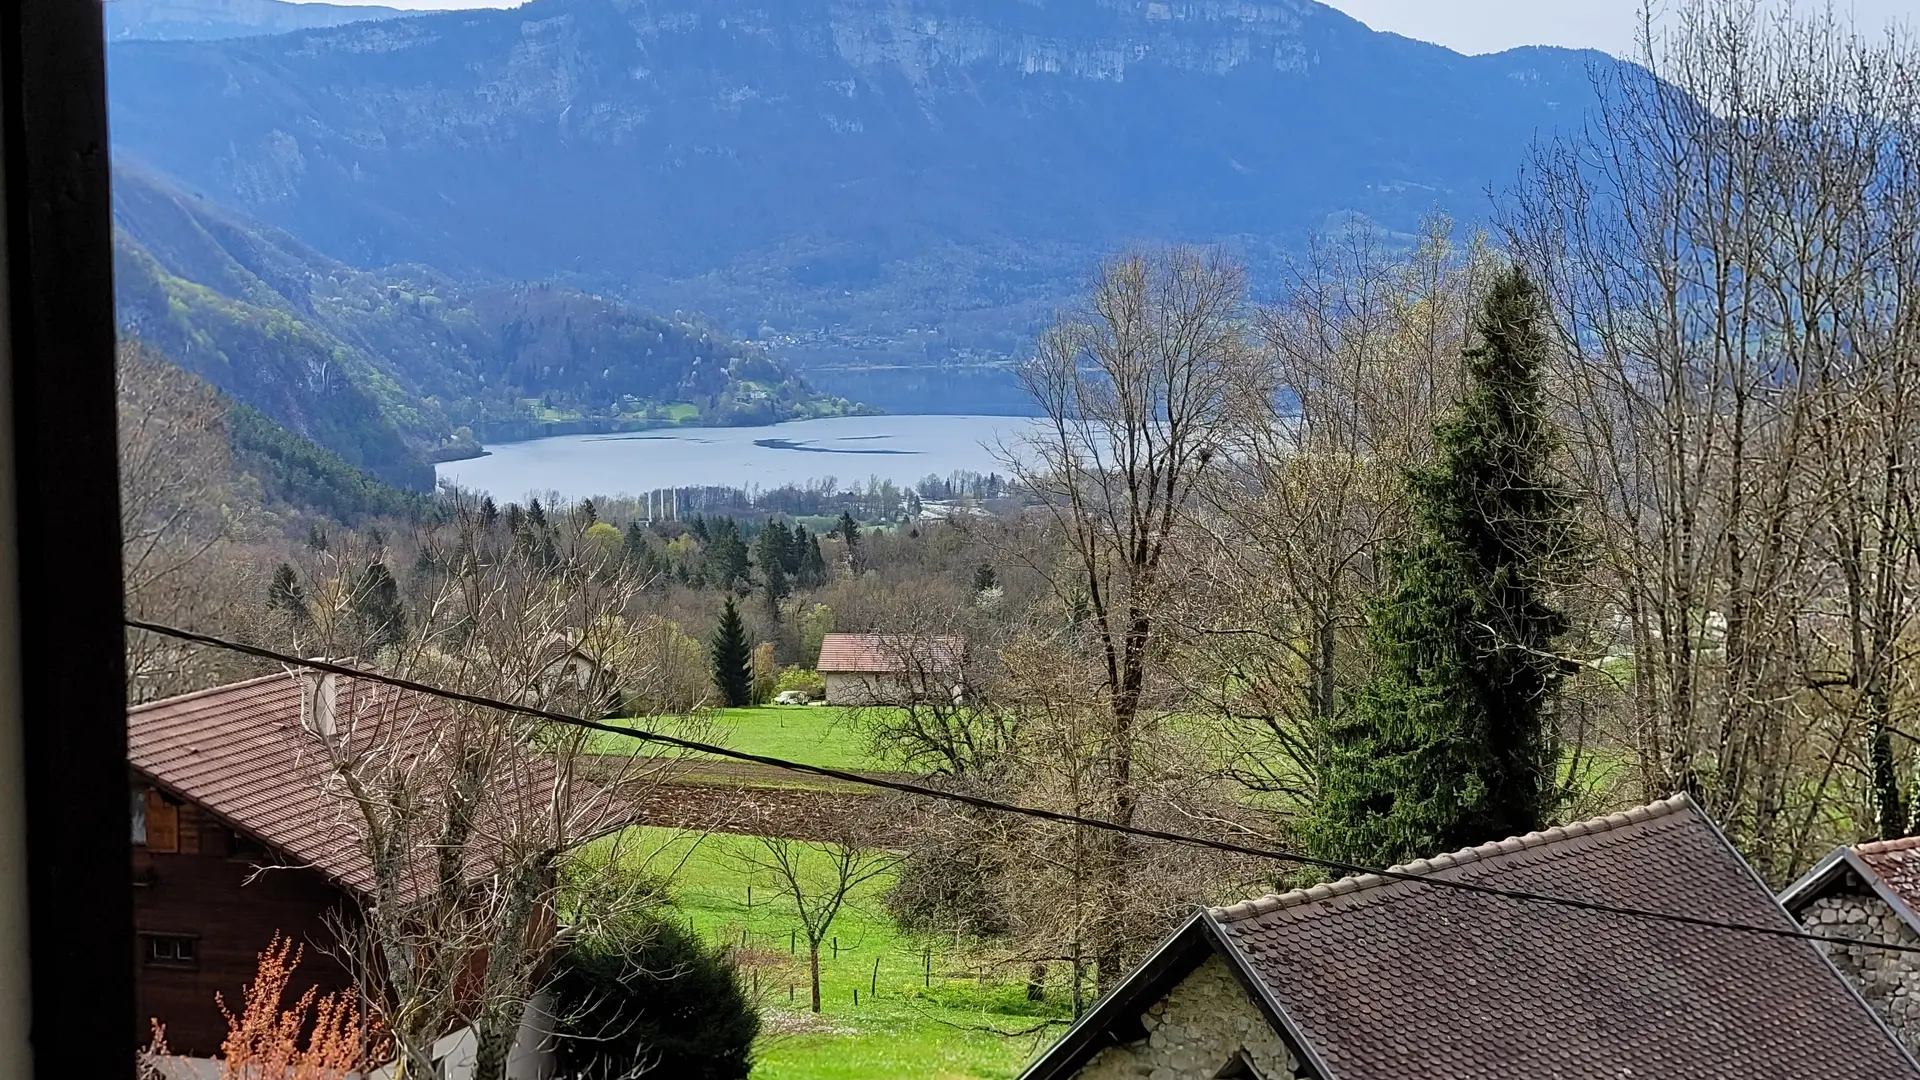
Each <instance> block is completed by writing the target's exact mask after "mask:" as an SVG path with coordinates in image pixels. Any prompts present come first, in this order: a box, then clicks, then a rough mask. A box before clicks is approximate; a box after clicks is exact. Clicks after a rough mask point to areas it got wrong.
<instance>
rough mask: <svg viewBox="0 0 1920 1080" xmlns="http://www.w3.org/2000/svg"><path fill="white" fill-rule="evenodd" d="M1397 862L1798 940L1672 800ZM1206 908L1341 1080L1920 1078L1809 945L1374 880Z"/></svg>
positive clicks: (1761, 890) (1763, 892)
mask: <svg viewBox="0 0 1920 1080" xmlns="http://www.w3.org/2000/svg"><path fill="white" fill-rule="evenodd" d="M1396 869H1403V870H1405V872H1408V873H1413V874H1418V875H1422V876H1433V877H1440V878H1447V879H1452V880H1461V881H1472V882H1476V883H1480V884H1486V885H1495V886H1504V887H1508V888H1514V889H1520V890H1525V891H1530V892H1540V893H1551V894H1555V895H1562V896H1569V897H1576V898H1581V899H1586V900H1591V901H1594V902H1599V903H1608V904H1613V905H1618V906H1626V907H1639V908H1650V909H1656V910H1662V911H1675V912H1684V913H1686V914H1689V915H1697V916H1703V917H1707V918H1716V919H1722V920H1726V921H1732V922H1742V923H1754V924H1759V925H1763V926H1776V925H1777V926H1779V927H1781V928H1782V929H1795V928H1797V927H1796V924H1795V923H1794V922H1793V921H1792V920H1791V919H1790V918H1789V917H1788V916H1787V915H1786V913H1785V912H1784V911H1783V910H1782V909H1781V908H1780V907H1779V905H1778V904H1777V903H1776V902H1775V901H1774V899H1773V897H1772V896H1771V894H1769V892H1768V891H1767V889H1766V888H1765V886H1764V885H1763V884H1762V883H1761V882H1760V881H1759V879H1757V878H1756V877H1754V876H1753V874H1752V872H1751V871H1750V870H1749V869H1748V868H1747V867H1746V865H1745V864H1744V863H1743V862H1741V860H1740V858H1739V856H1738V855H1737V854H1736V853H1735V852H1734V851H1733V850H1732V849H1731V848H1729V847H1728V846H1727V844H1726V842H1725V840H1724V839H1723V838H1721V836H1720V835H1719V833H1718V832H1717V830H1715V829H1714V827H1713V826H1712V824H1711V823H1709V822H1708V821H1707V820H1706V819H1705V818H1704V817H1703V816H1702V815H1701V814H1700V812H1699V810H1698V809H1697V808H1695V807H1694V806H1693V804H1692V803H1691V802H1689V801H1687V800H1685V799H1684V798H1680V799H1673V800H1668V801H1666V802H1663V803H1655V804H1653V805H1651V806H1646V807H1641V808H1638V809H1636V810H1632V811H1628V812H1626V813H1621V814H1614V815H1611V816H1609V817H1606V818H1601V819H1597V820H1594V821H1588V822H1580V823H1576V824H1573V825H1567V826H1561V827H1557V828H1554V829H1549V830H1547V831H1545V832H1540V833H1534V834H1531V835H1528V836H1524V837H1518V838H1515V839H1512V840H1503V841H1500V842H1498V843H1493V844H1485V845H1482V846H1480V847H1476V848H1469V849H1467V850H1465V851H1459V852H1454V853H1452V854H1449V855H1442V856H1438V857H1436V858H1432V859H1424V860H1420V861H1418V862H1415V863H1411V864H1409V865H1407V866H1406V867H1404V868H1396ZM1212 914H1213V915H1214V917H1215V918H1216V919H1217V920H1218V921H1219V922H1220V924H1221V926H1222V929H1223V931H1224V932H1225V933H1226V934H1228V935H1229V937H1230V938H1231V939H1232V940H1233V941H1234V942H1235V943H1236V944H1237V945H1238V946H1239V948H1240V949H1241V950H1242V952H1243V953H1244V954H1245V955H1246V957H1247V958H1248V961H1249V963H1250V965H1251V966H1252V968H1253V969H1254V971H1255V972H1256V974H1257V976H1258V977H1259V978H1260V979H1261V981H1262V982H1264V983H1265V984H1266V985H1267V986H1268V987H1269V988H1270V989H1271V991H1272V992H1273V994H1274V996H1275V998H1276V999H1277V1000H1278V1001H1279V1002H1280V1003H1281V1004H1282V1005H1283V1006H1284V1007H1285V1009H1286V1010H1287V1011H1288V1013H1289V1014H1291V1016H1292V1018H1293V1020H1294V1021H1295V1022H1297V1023H1298V1025H1299V1026H1300V1028H1301V1029H1302V1032H1303V1034H1304V1035H1305V1037H1306V1038H1307V1040H1308V1041H1309V1042H1310V1043H1311V1044H1312V1045H1313V1046H1314V1048H1315V1049H1316V1050H1317V1051H1318V1053H1319V1054H1320V1056H1321V1058H1322V1059H1323V1060H1324V1061H1325V1062H1326V1063H1327V1065H1328V1067H1329V1068H1330V1069H1331V1071H1332V1072H1333V1074H1334V1075H1335V1076H1337V1077H1339V1080H1403V1078H1405V1077H1410V1076H1419V1077H1426V1078H1435V1080H1454V1078H1459V1080H1466V1078H1468V1077H1473V1078H1481V1077H1492V1076H1497V1077H1502V1078H1503V1080H1534V1078H1538V1080H1576V1078H1583V1080H1584V1078H1593V1080H1601V1078H1609V1080H1612V1078H1620V1077H1641V1078H1649V1077H1659V1078H1661V1080H1683V1078H1700V1080H1707V1078H1714V1080H1719V1078H1733V1077H1742V1078H1744V1077H1758V1076H1767V1077H1777V1078H1806V1080H1813V1078H1816V1077H1818V1078H1833V1077H1861V1078H1865V1077H1920V1068H1917V1067H1916V1066H1915V1065H1914V1063H1913V1062H1912V1060H1911V1059H1909V1058H1907V1057H1906V1055H1905V1054H1904V1053H1903V1052H1902V1051H1901V1050H1900V1049H1899V1048H1898V1047H1897V1046H1896V1045H1895V1044H1894V1042H1893V1041H1892V1040H1891V1039H1890V1038H1889V1037H1888V1035H1887V1034H1886V1031H1885V1029H1884V1028H1882V1027H1881V1026H1880V1025H1879V1023H1878V1022H1877V1021H1876V1020H1875V1019H1874V1018H1873V1016H1872V1015H1871V1014H1870V1013H1869V1012H1868V1011H1867V1009H1866V1008H1865V1007H1864V1006H1863V1005H1862V1004H1861V1002H1860V1001H1859V999H1858V998H1857V997H1856V996H1855V995H1854V994H1853V993H1852V991H1851V990H1850V989H1848V987H1847V986H1846V984H1845V983H1844V982H1843V981H1842V979H1841V977H1840V975H1839V974H1838V973H1837V972H1836V971H1835V970H1834V969H1833V967H1832V966H1831V965H1830V964H1828V963H1827V961H1826V960H1825V959H1824V958H1823V957H1822V956H1820V954H1819V953H1818V951H1817V950H1816V948H1815V946H1813V945H1812V944H1810V943H1808V942H1804V941H1796V940H1793V939H1789V938H1771V937H1762V936H1759V935H1754V934H1748V933H1742V932H1739V931H1730V930H1716V929H1711V928H1705V927H1697V926H1688V925H1682V924H1675V923H1661V922H1654V921H1649V920H1646V919H1639V918H1630V917H1626V916H1617V915H1607V914H1601V913H1598V912H1591V911H1583V910H1579V909H1575V908H1567V907H1552V906H1546V905H1538V904H1529V903H1523V902H1517V901H1514V900H1510V899H1503V898H1497V897H1489V896H1481V895H1475V894H1471V893H1466V892H1461V891H1458V890H1448V889H1440V888H1434V887H1431V886H1427V885H1423V884H1420V883H1418V882H1406V881H1398V880H1393V879H1389V878H1384V877H1381V876H1378V875H1368V876H1362V877H1357V878H1348V879H1343V880H1341V881H1335V882H1330V883H1327V884H1324V885H1317V886H1315V887H1313V888H1311V889H1301V890H1296V891H1293V892H1289V893H1284V894H1281V895H1278V896H1269V897H1264V898H1262V899H1259V900H1254V901H1249V902H1247V903H1244V904H1237V905H1234V906H1233V907H1231V908H1226V909H1223V910H1218V911H1216V912H1213V913H1212Z"/></svg>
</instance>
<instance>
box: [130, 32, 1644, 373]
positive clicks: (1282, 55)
mask: <svg viewBox="0 0 1920 1080" xmlns="http://www.w3.org/2000/svg"><path fill="white" fill-rule="evenodd" d="M111 54H112V55H111V71H112V83H111V89H112V94H113V98H114V100H113V106H114V110H115V128H114V137H115V141H116V146H117V148H118V149H119V150H120V151H121V152H122V153H123V154H128V155H131V156H136V157H139V158H141V159H143V160H146V161H149V162H151V163H152V164H153V165H154V166H155V167H156V168H159V169H161V170H163V171H165V172H167V173H168V174H170V175H172V176H174V177H176V178H178V179H180V180H181V181H182V182H183V183H185V184H187V185H188V186H190V187H192V188H193V189H195V190H199V191H203V192H205V193H207V194H208V195H209V196H210V197H212V198H214V199H216V200H218V201H220V202H223V203H228V204H231V205H234V206H236V207H239V208H241V209H244V210H246V211H247V212H248V213H249V214H252V215H254V216H257V217H259V218H261V219H263V220H265V221H267V222H268V223H270V224H273V225H275V226H278V227H281V228H284V229H286V230H288V231H289V232H291V233H292V234H293V235H295V236H298V237H299V238H300V239H301V240H302V241H303V242H305V243H308V244H310V245H312V246H314V247H315V248H317V249H318V250H320V251H323V252H326V253H327V254H329V255H331V256H334V257H337V258H341V259H344V260H346V261H349V262H354V263H358V264H362V265H384V264H389V263H407V262H418V263H427V264H431V265H434V266H438V267H441V268H442V269H445V270H448V271H450V272H454V273H460V274H466V273H474V274H480V275H487V276H498V277H506V278H519V279H536V280H538V279H548V278H552V279H555V280H561V281H567V282H570V283H573V284H576V285H579V286H581V287H583V288H586V289H589V290H593V291H606V292H610V293H613V294H616V295H619V296H621V297H623V298H625V299H628V300H630V301H634V302H638V303H641V304H642V305H644V306H648V307H653V308H658V309H663V310H666V309H674V308H681V309H697V310H701V311H703V312H705V313H707V314H709V315H711V316H712V317H714V318H716V319H718V320H719V321H720V322H721V324H722V325H723V326H725V327H726V328H728V329H729V330H731V331H733V332H736V333H742V334H748V335H758V336H760V337H762V338H763V339H766V340H769V341H774V342H780V343H788V344H798V345H807V344H809V343H822V342H824V343H828V344H833V345H843V344H845V343H847V342H849V341H853V340H856V339H858V338H860V337H862V336H863V335H864V336H871V337H876V338H878V339H884V341H886V342H887V343H889V345H888V347H889V348H892V349H893V350H894V352H896V353H899V352H900V350H902V349H905V350H906V353H905V355H908V357H909V359H916V358H917V359H924V360H936V359H939V358H942V357H954V356H962V357H964V356H965V355H967V354H968V352H969V351H977V352H981V353H985V354H992V355H1000V356H1004V355H1007V354H1009V353H1010V352H1014V351H1017V350H1018V349H1020V348H1022V347H1023V346H1024V343H1025V341H1026V340H1027V339H1028V335H1029V334H1030V332H1031V330H1032V329H1033V328H1034V327H1035V326H1037V325H1038V324H1040V323H1041V322H1044V321H1045V319H1046V317H1047V316H1048V315H1049V313H1050V312H1051V311H1052V309H1053V308H1055V307H1057V306H1059V305H1061V304H1063V303H1066V302H1068V301H1070V299H1071V297H1072V295H1073V294H1074V292H1075V291H1076V290H1077V288H1078V286H1079V285H1080V283H1081V282H1082V281H1083V280H1084V278H1085V275H1086V273H1087V270H1088V268H1089V267H1090V265H1091V264H1092V262H1093V261H1094V260H1096V259H1097V258H1098V257H1099V256H1100V255H1101V254H1103V253H1106V252H1110V251H1111V250H1113V249H1114V248H1115V247H1118V246H1121V245H1124V244H1126V243H1128V242H1132V241H1158V240H1178V241H1199V242H1224V243H1227V244H1229V246H1232V247H1234V248H1235V249H1236V250H1238V251H1240V252H1242V253H1243V254H1244V255H1245V256H1246V257H1247V258H1248V260H1249V261H1250V262H1251V263H1253V264H1255V267H1256V269H1260V268H1262V267H1272V266H1276V265H1278V264H1279V262H1281V261H1282V260H1283V259H1284V258H1285V255H1286V253H1287V252H1289V251H1295V250H1298V248H1299V247H1300V246H1301V245H1302V243H1303V242H1304V241H1305V239H1306V238H1307V237H1308V236H1310V235H1311V234H1312V233H1314V232H1315V231H1316V230H1318V229H1320V228H1322V227H1324V226H1325V225H1326V223H1327V222H1328V221H1330V220H1337V219H1339V218H1340V217H1342V216H1354V215H1358V216H1362V217H1365V218H1366V219H1368V220H1371V221H1373V222H1375V223H1377V224H1379V225H1380V226H1381V227H1383V228H1385V229H1388V230H1401V231H1411V230H1412V228H1413V227H1414V225H1415V224H1416V222H1417V220H1418V219H1419V218H1420V217H1421V216H1423V215H1425V214H1427V213H1430V212H1432V211H1434V210H1435V209H1439V210H1443V211H1449V212H1452V213H1454V214H1455V215H1457V216H1460V217H1468V218H1472V217H1478V216H1480V215H1481V213H1482V212H1484V210H1485V209H1486V194H1485V193H1486V191H1487V189H1488V188H1489V187H1493V186H1498V185H1499V184H1501V183H1503V182H1504V181H1505V180H1506V178H1507V177H1509V176H1511V175H1512V174H1513V172H1514V171H1515V170H1516V169H1517V168H1518V166H1519V164H1520V161H1521V157H1522V154H1523V153H1524V150H1525V147H1526V145H1527V143H1528V141H1529V140H1530V139H1531V138H1532V137H1533V136H1534V135H1536V134H1538V133H1541V132H1544V131H1546V130H1550V129H1551V128H1552V127H1554V126H1555V125H1559V124H1568V123H1574V122H1577V121H1578V120H1579V118H1580V116H1581V114H1582V112H1583V111H1584V108H1585V105H1586V103H1587V102H1588V101H1590V100H1591V84H1590V80H1589V78H1588V73H1587V67H1588V65H1590V64H1608V63H1613V61H1612V60H1611V59H1610V58H1608V57H1605V56H1604V54H1598V53H1579V52H1571V51H1565V50H1555V49H1544V48H1543V49H1529V50H1517V51H1514V52H1510V53H1503V54H1495V55H1492V56H1476V57H1466V56H1461V55H1459V54H1457V53H1452V52H1450V51H1448V50H1446V49H1444V48H1441V47H1440V46H1437V45H1430V44H1427V43H1423V42H1418V41H1414V40H1412V39H1409V38H1403V37H1399V36H1397V35H1391V34H1381V33H1377V32H1375V31H1372V30H1369V29H1368V28H1366V27H1365V26H1364V25H1363V24H1361V23H1359V22H1358V21H1356V20H1353V19H1351V18H1349V17H1348V16H1345V15H1343V14H1341V13H1339V12H1337V11H1335V10H1333V9H1331V8H1327V7H1325V6H1323V5H1320V4H1315V3H1309V2H1307V0H1280V2H1270V3H1264V4H1226V3H1172V2H1167V3H1162V2H1159V0H1151V2H1138V0H1047V2H1038V0H1035V2H1024V0H991V2H988V3H973V4H962V3H959V2H958V0H794V2H792V3H790V4H788V5H785V6H783V7H782V8H780V9H778V11H777V12H776V11H775V10H774V9H771V8H768V7H765V6H763V5H757V4H755V3H753V2H752V0H704V2H695V0H657V2H648V3H641V2H638V0H533V2H532V3H529V4H527V5H524V6H522V7H520V8H516V9H510V10H504V11H463V12H454V13H447V14H443V15H434V16H429V17H421V18H411V19H405V20H394V21H387V22H379V23H363V24H354V25H349V26H344V27H339V28H335V29H331V30H313V31H302V32H298V33H293V34H287V35H282V36H280V37H274V38H250V39H244V40H239V41H228V42H202V43H173V42H169V43H159V42H130V43H122V44H117V45H115V46H114V47H113V49H112V50H111ZM187 117H191V118H193V119H192V122H191V123H187V122H183V121H184V118H187ZM909 331H918V332H920V337H919V338H914V337H913V336H912V335H910V334H909V333H908V332H909ZM902 343H906V344H902ZM915 350H918V351H917V353H916V352H915Z"/></svg>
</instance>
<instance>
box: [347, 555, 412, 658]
mask: <svg viewBox="0 0 1920 1080" xmlns="http://www.w3.org/2000/svg"><path fill="white" fill-rule="evenodd" d="M353 611H354V614H355V615H356V616H358V617H359V620H360V630H361V636H362V638H363V639H364V640H365V641H366V643H367V647H368V648H370V649H372V650H374V651H375V652H378V651H379V650H381V649H384V648H386V647H387V646H389V645H397V644H399V643H400V642H401V641H403V640H405V639H406V636H407V609H406V607H405V606H404V605H402V604H401V602H400V585H399V583H398V582H396V581H394V580H393V573H392V572H391V571H389V570H388V569H387V564H386V563H384V562H380V561H378V560H376V561H374V562H372V563H369V564H368V565H367V571H366V573H365V574H363V575H361V577H360V581H359V587H358V588H356V589H354V591H353Z"/></svg>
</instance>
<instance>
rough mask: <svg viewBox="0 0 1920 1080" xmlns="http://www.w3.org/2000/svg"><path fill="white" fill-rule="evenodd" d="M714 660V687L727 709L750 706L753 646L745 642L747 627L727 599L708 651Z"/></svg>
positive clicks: (730, 599) (731, 599)
mask: <svg viewBox="0 0 1920 1080" xmlns="http://www.w3.org/2000/svg"><path fill="white" fill-rule="evenodd" d="M709 655H711V656H712V658H713V685H714V686H715V687H717V688H718V689H719V691H720V697H721V699H722V701H723V702H724V703H725V704H726V706H727V707H728V708H732V709H738V708H741V707H743V706H746V705H750V704H752V703H753V646H752V645H750V644H749V643H748V642H747V627H746V624H745V623H743V622H741V621H740V611H739V609H738V608H735V607H734V606H733V597H731V596H729V597H727V606H726V608H725V609H724V610H722V611H721V612H720V625H719V626H718V627H717V628H715V629H714V631H713V643H712V645H711V647H710V650H709Z"/></svg>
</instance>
